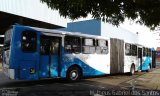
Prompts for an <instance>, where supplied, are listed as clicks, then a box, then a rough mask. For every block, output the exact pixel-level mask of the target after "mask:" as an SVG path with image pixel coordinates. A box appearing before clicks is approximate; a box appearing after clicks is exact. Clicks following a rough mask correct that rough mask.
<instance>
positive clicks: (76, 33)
mask: <svg viewBox="0 0 160 96" xmlns="http://www.w3.org/2000/svg"><path fill="white" fill-rule="evenodd" d="M21 26H22V25H21ZM24 27H29V28H31V29H33V30H36V31H39V32H41V33H42V34H44V35H48V36H52V35H53V34H57V35H72V36H80V37H88V38H97V39H107V40H108V39H109V38H107V37H104V36H96V35H89V34H82V33H80V32H68V31H60V30H55V29H45V28H38V27H31V26H24Z"/></svg>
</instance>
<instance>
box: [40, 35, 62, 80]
mask: <svg viewBox="0 0 160 96" xmlns="http://www.w3.org/2000/svg"><path fill="white" fill-rule="evenodd" d="M40 39H41V40H40V41H41V44H40V46H41V48H40V67H39V70H40V78H51V77H57V76H58V72H59V56H60V55H59V54H60V44H59V43H60V38H59V37H51V36H41V38H40Z"/></svg>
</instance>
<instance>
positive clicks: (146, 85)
mask: <svg viewBox="0 0 160 96" xmlns="http://www.w3.org/2000/svg"><path fill="white" fill-rule="evenodd" d="M119 86H120V87H121V88H122V89H128V88H132V89H148V90H160V67H158V68H155V69H153V70H152V71H150V72H148V73H146V74H143V75H140V76H138V77H137V78H135V79H132V80H129V81H127V82H124V83H121V84H120V85H119Z"/></svg>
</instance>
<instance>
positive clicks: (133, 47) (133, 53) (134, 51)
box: [131, 45, 137, 56]
mask: <svg viewBox="0 0 160 96" xmlns="http://www.w3.org/2000/svg"><path fill="white" fill-rule="evenodd" d="M131 51H132V56H137V46H136V45H132V50H131Z"/></svg>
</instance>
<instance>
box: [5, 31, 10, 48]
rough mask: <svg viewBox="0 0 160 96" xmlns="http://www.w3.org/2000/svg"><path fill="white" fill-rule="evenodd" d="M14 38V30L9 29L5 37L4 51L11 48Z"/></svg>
mask: <svg viewBox="0 0 160 96" xmlns="http://www.w3.org/2000/svg"><path fill="white" fill-rule="evenodd" d="M11 38H12V29H9V30H7V31H6V32H5V37H4V50H6V49H8V48H9V46H10V42H11Z"/></svg>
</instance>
